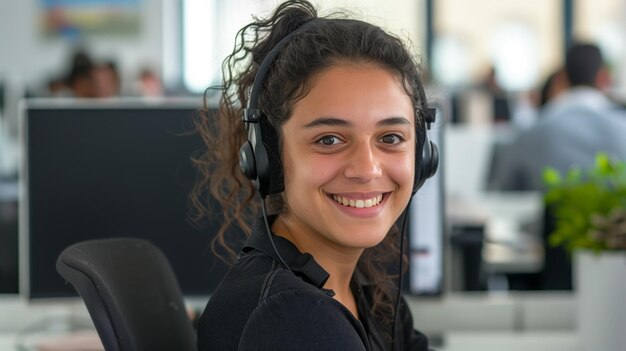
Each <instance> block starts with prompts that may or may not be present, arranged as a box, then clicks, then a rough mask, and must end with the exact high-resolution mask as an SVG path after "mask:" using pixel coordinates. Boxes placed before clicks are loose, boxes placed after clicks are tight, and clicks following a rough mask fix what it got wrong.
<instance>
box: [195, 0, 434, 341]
mask: <svg viewBox="0 0 626 351" xmlns="http://www.w3.org/2000/svg"><path fill="white" fill-rule="evenodd" d="M305 24H306V28H302V29H301V30H300V33H299V34H298V35H297V36H295V37H294V38H292V39H291V40H290V41H289V42H288V43H287V44H286V45H285V46H284V47H283V48H282V50H281V51H280V53H279V54H278V56H277V57H276V58H275V61H274V62H273V64H272V66H271V68H270V70H269V72H268V74H267V76H266V78H265V80H264V82H263V89H262V91H261V93H260V96H259V103H258V104H259V108H260V110H261V111H262V113H263V115H264V116H265V117H266V118H267V119H268V121H269V123H270V124H271V125H272V126H273V127H274V128H275V130H276V131H277V134H278V136H279V140H280V138H281V129H282V125H283V124H284V123H285V122H286V121H287V120H288V118H289V117H290V115H291V112H292V108H293V106H294V104H295V103H296V102H297V101H298V100H299V99H301V98H302V97H304V96H305V95H306V94H307V93H308V91H309V89H310V84H311V82H310V80H311V77H312V76H313V75H314V74H315V73H317V72H319V71H321V70H323V69H325V68H327V67H329V66H332V65H334V64H337V63H354V64H362V63H375V64H377V65H381V66H382V67H385V68H387V69H390V70H391V71H392V72H395V73H396V74H398V76H399V77H400V78H401V81H402V82H404V89H405V90H406V92H407V94H408V95H409V96H410V98H411V99H412V102H413V105H414V107H415V119H416V125H417V126H418V127H417V144H418V145H417V150H421V145H422V143H423V142H424V138H425V132H426V129H425V124H424V118H423V115H424V113H425V106H426V99H425V95H424V90H423V86H422V83H421V80H420V72H419V70H418V65H417V63H416V62H415V60H414V58H413V56H412V55H411V53H410V51H409V50H408V48H407V47H406V46H405V45H404V43H403V42H402V40H400V39H399V38H397V37H395V36H392V35H390V34H388V33H386V32H385V31H384V30H382V29H381V28H379V27H377V26H374V25H372V24H370V23H367V22H363V21H358V20H354V19H349V18H347V15H346V14H345V13H334V14H332V15H329V16H327V17H318V15H317V11H316V9H315V8H314V7H313V6H312V5H311V4H310V3H309V2H307V1H301V0H298V1H295V0H294V1H287V2H284V3H283V4H281V5H280V6H279V7H278V8H277V9H276V10H275V12H274V13H273V14H272V15H271V16H270V17H269V18H267V19H258V18H255V21H254V22H253V23H250V24H248V25H247V26H245V27H243V28H242V29H241V30H240V31H239V32H238V34H237V43H236V45H235V47H234V50H233V52H232V53H231V54H230V55H229V56H228V57H227V58H226V59H225V60H224V64H223V66H222V71H223V77H224V80H223V85H222V86H220V87H218V90H219V92H220V94H221V96H220V103H219V108H218V110H217V113H213V114H211V113H209V109H208V108H206V109H205V111H204V113H202V114H200V116H199V118H198V120H197V125H196V130H197V132H198V133H199V134H200V135H201V136H202V138H203V139H204V141H205V142H206V144H207V146H208V149H207V151H206V152H205V153H204V154H202V155H200V156H199V157H196V158H195V159H194V162H195V164H196V166H197V167H198V169H199V170H200V173H201V177H200V179H199V181H198V182H197V184H196V186H195V189H194V191H193V193H192V196H191V200H192V203H193V205H194V206H195V208H196V210H197V212H196V219H201V218H202V217H203V216H205V215H210V214H211V213H210V212H211V211H210V210H211V209H210V208H207V206H208V202H207V201H206V199H207V196H213V197H214V198H215V199H217V200H218V201H219V203H221V205H222V206H223V213H221V214H220V215H221V216H222V217H220V220H221V221H222V223H223V225H222V227H221V229H220V231H219V232H218V233H217V235H216V237H215V239H214V248H215V247H216V246H218V245H219V246H221V248H222V249H225V250H226V252H227V253H228V255H229V256H230V257H231V258H234V257H235V255H236V250H235V249H234V248H233V247H232V245H229V240H230V238H228V234H229V228H231V227H232V226H238V227H239V228H242V229H243V231H244V232H245V233H249V232H250V226H251V223H252V221H253V219H254V218H255V217H256V215H257V211H258V208H259V206H258V205H259V204H260V202H259V201H258V200H257V198H256V197H255V189H254V187H253V185H252V183H251V182H250V181H249V180H248V179H247V178H245V177H244V175H243V174H242V173H241V171H240V169H239V163H238V162H239V158H238V151H239V148H240V146H241V145H242V144H243V143H244V141H246V132H245V129H244V125H243V123H242V121H241V116H242V114H243V108H244V107H245V106H247V104H248V99H249V97H250V89H251V86H252V84H253V82H254V77H255V74H256V72H257V70H258V68H259V65H260V64H261V62H262V61H263V58H264V57H265V56H266V55H267V54H268V52H270V50H272V48H274V46H275V45H276V44H277V43H278V42H279V41H280V40H281V39H282V38H284V37H285V36H287V35H288V34H289V33H291V32H293V31H294V30H296V29H298V28H300V27H301V26H303V25H305ZM208 91H209V90H207V92H208ZM205 96H206V95H205ZM205 101H206V98H205ZM279 145H280V142H279ZM416 157H417V158H418V159H417V160H416V162H419V161H420V160H419V158H420V157H421V152H416ZM281 195H282V194H279V195H277V196H272V197H270V198H269V200H270V201H269V202H270V208H273V209H274V210H275V211H281V210H282V201H281V199H282V197H281ZM213 215H215V214H213ZM398 235H399V231H398V230H397V229H395V228H394V230H391V231H390V233H389V234H388V235H387V236H386V238H385V239H384V240H383V241H382V242H381V243H380V244H379V245H377V246H375V247H372V248H369V249H366V250H365V251H364V253H363V254H362V256H361V258H360V259H359V263H358V266H357V269H358V270H359V271H360V272H361V273H363V274H364V275H365V277H366V278H367V279H368V281H370V282H372V283H374V284H375V289H374V307H373V313H374V315H375V316H378V318H377V319H378V320H379V321H381V322H382V323H383V324H384V325H386V326H387V327H390V326H391V324H392V322H393V315H394V306H393V303H394V300H395V295H394V290H395V286H394V284H393V279H394V278H395V275H393V274H389V273H388V271H389V270H388V268H389V265H390V263H391V262H393V261H394V260H397V259H398V255H399V244H398V240H396V239H397V238H398ZM386 329H389V328H386ZM388 337H390V335H388Z"/></svg>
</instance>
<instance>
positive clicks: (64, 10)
mask: <svg viewBox="0 0 626 351" xmlns="http://www.w3.org/2000/svg"><path fill="white" fill-rule="evenodd" d="M39 5H40V9H41V16H40V22H41V23H40V26H41V28H42V32H43V35H44V36H45V37H47V38H54V37H62V38H76V37H85V36H94V35H96V36H102V35H104V36H135V35H137V34H138V33H139V26H140V17H141V16H140V5H141V0H39Z"/></svg>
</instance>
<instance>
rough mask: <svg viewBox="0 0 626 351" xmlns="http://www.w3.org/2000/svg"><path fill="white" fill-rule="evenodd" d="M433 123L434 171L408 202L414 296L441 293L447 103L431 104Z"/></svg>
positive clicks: (407, 286) (430, 133)
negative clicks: (435, 160) (436, 166)
mask: <svg viewBox="0 0 626 351" xmlns="http://www.w3.org/2000/svg"><path fill="white" fill-rule="evenodd" d="M433 106H434V107H435V108H436V119H435V121H436V122H435V124H433V125H432V126H431V129H430V130H429V132H428V137H429V139H430V141H431V142H433V143H435V144H436V145H437V148H438V150H439V156H440V159H439V168H438V169H437V173H436V174H435V175H434V176H433V177H432V178H430V179H428V180H427V181H426V183H424V185H423V186H422V188H420V189H419V190H418V192H417V194H416V195H415V196H414V197H413V200H412V201H411V207H410V208H409V214H410V217H409V223H408V236H409V245H408V247H409V254H408V256H409V257H408V258H409V270H408V274H407V275H408V277H409V279H408V281H409V284H407V285H406V286H405V288H406V289H405V290H407V291H408V292H409V293H411V294H414V295H441V293H442V292H443V274H444V273H443V272H444V268H443V264H444V263H443V262H444V259H443V243H444V237H445V213H444V211H445V206H444V197H445V195H444V182H443V179H444V175H443V174H444V169H443V163H444V162H443V160H442V159H441V156H442V155H443V148H444V146H445V145H444V138H443V136H444V125H445V123H446V121H447V117H446V114H445V111H446V110H445V108H446V106H445V105H444V104H443V103H439V104H434V105H433Z"/></svg>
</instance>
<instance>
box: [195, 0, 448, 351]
mask: <svg viewBox="0 0 626 351" xmlns="http://www.w3.org/2000/svg"><path fill="white" fill-rule="evenodd" d="M238 38H239V42H238V45H237V46H236V48H235V50H234V52H233V53H232V54H231V55H230V56H229V58H228V59H227V60H226V61H225V65H224V73H225V74H224V76H225V80H224V86H223V87H222V93H223V96H222V100H221V102H220V113H219V114H218V115H217V116H206V115H205V116H203V118H202V119H201V120H200V121H199V124H198V130H199V132H200V133H201V134H202V135H203V137H204V139H205V141H206V142H207V144H208V146H209V152H208V153H207V154H206V155H204V156H203V157H202V158H200V159H198V160H196V161H197V164H198V165H199V166H200V168H201V170H203V174H204V176H205V177H204V179H203V180H202V181H201V182H200V183H199V184H198V187H197V189H196V194H197V196H196V198H195V200H196V201H195V202H196V204H199V205H202V203H201V199H202V194H204V191H206V190H207V189H210V191H211V193H212V195H213V196H215V197H216V198H218V199H219V200H220V201H221V203H222V204H223V206H224V226H223V227H222V231H220V233H218V238H217V241H218V242H219V243H221V244H224V245H225V246H226V248H227V250H233V248H232V247H229V246H228V245H226V244H227V242H228V241H229V240H230V239H229V232H228V230H227V229H228V228H229V227H230V226H231V224H238V225H239V226H240V227H242V228H244V229H247V230H249V229H251V234H250V236H249V237H248V239H247V241H246V244H245V245H244V248H243V249H242V250H241V251H240V252H239V254H238V257H237V260H236V262H235V263H234V265H233V267H232V268H231V270H230V271H229V273H228V274H227V275H226V277H225V278H224V280H223V282H222V284H221V285H220V286H219V287H218V289H217V290H216V291H215V293H214V294H213V295H212V297H211V299H210V301H209V302H208V304H207V307H206V309H205V311H204V313H203V315H202V317H201V318H200V321H199V324H198V343H199V348H200V350H236V349H239V350H251V349H254V350H285V349H292V350H308V349H312V350H313V349H314V350H392V349H394V350H426V349H427V348H428V345H427V340H426V338H425V337H424V336H423V335H422V334H421V333H419V332H417V331H415V330H414V329H413V323H412V318H411V315H410V312H409V309H408V307H407V305H406V303H405V302H404V301H403V300H398V298H397V296H399V294H398V290H397V288H396V285H395V279H394V278H397V276H394V275H392V274H389V273H388V268H389V266H390V263H395V262H397V261H398V260H399V257H400V252H399V246H398V241H399V240H398V234H399V232H398V231H397V230H393V229H394V224H395V223H396V221H397V220H398V218H399V216H400V215H401V214H402V212H403V211H404V210H405V209H406V208H407V206H408V203H409V200H410V198H411V196H412V194H413V193H414V191H415V190H416V189H417V187H419V184H421V183H422V182H423V178H424V175H423V174H422V175H421V176H422V180H420V175H419V174H418V173H422V172H421V171H418V172H416V166H417V169H418V170H420V169H421V168H423V167H422V166H421V163H420V161H421V158H422V145H423V143H424V142H425V135H426V134H425V121H424V115H425V112H426V111H425V99H424V93H423V88H422V85H421V83H420V79H419V76H418V72H417V67H416V64H415V62H414V61H413V60H412V58H411V55H410V54H409V52H408V50H407V49H406V48H405V47H404V46H403V45H402V43H401V41H400V40H398V39H396V38H395V37H392V36H390V35H388V34H387V33H385V32H384V31H382V30H381V29H380V28H378V27H375V26H373V25H371V24H368V23H365V22H361V21H356V20H350V19H346V18H343V17H342V18H320V17H318V16H317V14H316V11H315V9H314V8H313V7H312V6H311V5H310V4H309V3H308V2H305V1H288V2H286V3H283V4H282V5H280V6H279V7H278V8H277V9H276V11H275V12H274V13H273V15H271V17H270V18H268V19H266V20H257V21H256V22H254V23H251V24H250V25H248V26H246V27H244V28H243V29H242V30H241V31H240V33H239V36H238ZM274 55H275V56H274ZM266 69H267V71H266ZM259 71H260V72H261V73H259ZM255 77H256V79H255ZM243 106H247V107H248V108H247V109H244V108H242V107H243ZM242 116H243V120H244V121H243V122H242ZM257 119H258V120H257ZM259 139H262V140H259ZM242 145H243V146H242ZM428 145H430V144H428ZM416 150H417V151H416ZM240 168H241V170H240ZM435 169H436V162H435V165H434V168H431V169H430V170H427V171H426V173H428V174H427V175H426V177H427V176H430V175H432V173H434V170H435ZM244 174H245V176H244ZM416 183H417V184H416ZM257 193H258V194H260V195H261V198H262V199H263V200H262V201H260V203H259V202H257V201H256V198H255V194H257ZM265 199H267V201H268V204H269V206H270V212H271V215H270V216H269V218H268V216H266V215H265ZM258 205H262V206H260V207H261V209H262V210H264V213H263V216H261V217H260V218H258V219H256V223H257V224H256V225H254V226H253V227H252V228H249V226H248V223H250V222H251V221H252V220H251V219H250V217H251V216H252V217H254V216H255V215H256V208H258V207H259V206H258ZM270 232H271V234H270V235H268V234H269V233H270ZM231 252H232V251H231ZM396 301H398V304H396Z"/></svg>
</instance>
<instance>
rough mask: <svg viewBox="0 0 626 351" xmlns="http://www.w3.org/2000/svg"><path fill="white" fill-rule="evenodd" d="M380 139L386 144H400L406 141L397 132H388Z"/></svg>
mask: <svg viewBox="0 0 626 351" xmlns="http://www.w3.org/2000/svg"><path fill="white" fill-rule="evenodd" d="M380 140H381V141H382V142H383V143H385V144H399V143H401V142H402V141H404V139H403V138H402V137H401V136H399V135H397V134H387V135H385V136H383V137H382V138H380Z"/></svg>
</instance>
